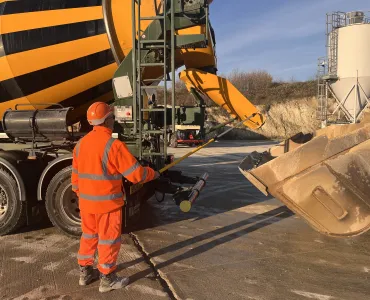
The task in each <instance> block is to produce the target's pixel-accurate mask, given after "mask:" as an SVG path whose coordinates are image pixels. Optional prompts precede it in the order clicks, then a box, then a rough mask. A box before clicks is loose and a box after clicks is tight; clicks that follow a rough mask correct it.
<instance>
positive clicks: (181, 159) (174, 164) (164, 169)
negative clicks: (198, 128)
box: [159, 139, 215, 173]
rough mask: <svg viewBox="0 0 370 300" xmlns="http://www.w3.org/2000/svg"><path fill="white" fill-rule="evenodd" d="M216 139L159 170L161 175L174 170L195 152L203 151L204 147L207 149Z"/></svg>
mask: <svg viewBox="0 0 370 300" xmlns="http://www.w3.org/2000/svg"><path fill="white" fill-rule="evenodd" d="M214 141H215V139H210V140H209V141H208V142H207V143H205V144H204V145H202V146H199V147H198V148H196V149H194V150H192V151H190V152H189V153H187V154H185V155H184V156H182V157H180V158H179V159H177V160H175V161H174V162H172V163H170V164H169V165H167V166H165V167H164V168H162V169H160V170H159V173H163V172H165V171H167V170H168V169H170V168H172V167H173V166H176V165H177V164H179V163H180V162H182V161H183V160H184V159H185V158H188V157H189V156H190V155H193V154H194V153H195V152H198V151H199V150H201V149H203V148H204V147H207V146H208V145H209V144H211V143H213V142H214Z"/></svg>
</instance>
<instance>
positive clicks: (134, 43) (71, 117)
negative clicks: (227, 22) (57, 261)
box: [0, 0, 264, 235]
mask: <svg viewBox="0 0 370 300" xmlns="http://www.w3.org/2000/svg"><path fill="white" fill-rule="evenodd" d="M211 2H212V1H210V0H191V1H188V0H141V1H140V0H53V1H51V0H32V1H30V0H18V1H4V0H0V34H1V35H0V115H1V118H2V132H3V134H5V137H6V138H7V139H9V140H10V141H11V142H12V143H15V144H21V145H23V148H22V149H21V150H19V149H18V150H17V149H15V148H14V149H11V150H6V151H5V150H1V151H0V235H4V234H7V233H11V232H14V231H15V230H16V229H18V228H19V227H21V226H22V225H24V224H25V223H28V224H29V223H30V222H32V220H33V218H34V216H35V214H37V213H38V211H39V207H40V205H39V204H40V203H44V204H45V207H46V211H47V215H48V217H49V219H50V221H51V222H52V223H53V224H54V225H55V226H56V227H58V228H59V229H61V230H62V231H63V232H65V233H67V234H70V235H79V234H80V216H79V209H78V207H79V206H78V199H77V197H76V195H75V194H74V193H73V192H72V189H71V180H70V176H71V171H72V168H71V161H72V155H71V152H72V151H73V149H74V147H75V145H76V143H77V142H78V140H79V139H80V138H81V137H82V136H83V135H84V134H86V132H87V131H88V129H89V128H88V127H87V126H86V119H85V118H86V117H85V115H86V110H87V108H88V107H89V105H91V103H93V102H95V101H104V102H107V103H109V104H111V105H113V106H114V108H115V115H116V121H117V122H116V125H115V130H114V134H115V137H116V138H118V139H120V140H122V141H124V142H125V143H126V145H127V146H128V148H129V149H130V151H131V152H132V153H133V154H134V155H135V157H137V159H138V161H139V162H140V163H141V164H143V165H149V166H151V167H153V168H155V169H157V170H159V169H161V168H163V167H164V166H166V165H168V164H170V163H171V161H172V160H173V156H171V155H169V154H168V151H167V145H168V141H170V140H171V136H172V135H174V134H175V125H176V120H175V88H174V87H175V85H174V83H175V72H176V70H177V69H178V68H180V67H185V70H184V71H182V72H181V73H180V78H181V79H182V80H184V82H185V83H186V85H187V87H188V89H189V91H190V92H192V93H194V94H196V95H198V96H199V95H200V94H204V95H208V96H209V97H210V98H211V99H212V100H213V101H214V102H215V103H217V104H218V105H220V106H222V107H223V108H224V109H225V110H226V111H228V112H229V113H230V115H231V116H232V118H233V119H238V120H239V121H241V122H243V123H244V124H245V125H246V126H248V127H250V128H259V127H260V126H262V124H263V123H264V116H263V115H262V114H261V113H260V112H259V111H258V110H257V109H256V108H255V107H254V106H253V104H251V103H250V102H249V101H248V100H247V99H246V98H245V97H244V96H243V95H242V94H241V93H240V92H239V91H238V90H236V89H235V88H234V87H233V86H232V85H231V84H230V82H228V81H227V80H226V79H224V78H221V77H218V76H217V75H216V73H217V64H216V55H215V33H214V30H213V28H212V26H211V22H210V18H209V5H210V3H211ZM169 82H172V94H171V95H170V96H167V93H164V103H163V105H156V106H153V105H150V104H149V101H148V95H150V94H151V93H153V91H155V90H158V89H163V90H167V88H168V85H169ZM168 98H170V99H168ZM76 123H79V124H81V126H80V129H79V130H76V129H75V127H74V126H73V125H74V124H76ZM8 148H9V146H8ZM10 148H11V147H10ZM207 176H208V175H207V174H203V175H202V176H186V175H183V174H182V173H181V172H180V171H173V170H170V169H169V170H166V171H165V172H163V173H162V176H161V178H160V179H159V180H156V181H154V182H152V183H148V184H145V185H135V186H134V185H132V184H131V183H130V182H128V181H127V180H124V181H123V189H124V192H125V195H126V199H125V201H126V205H125V210H124V218H125V222H124V224H125V226H129V225H130V224H131V223H132V222H134V221H135V220H136V219H137V217H138V215H139V214H140V208H141V205H142V203H143V202H145V201H146V200H147V199H148V198H150V197H151V196H153V195H154V194H158V193H160V194H162V195H163V194H165V193H166V194H171V195H173V199H174V201H175V202H176V203H177V204H179V203H181V201H183V200H184V199H189V198H192V199H193V200H194V198H195V197H196V195H198V194H199V193H196V192H195V190H199V188H202V187H203V186H204V181H205V180H206V178H207ZM194 195H195V196H194Z"/></svg>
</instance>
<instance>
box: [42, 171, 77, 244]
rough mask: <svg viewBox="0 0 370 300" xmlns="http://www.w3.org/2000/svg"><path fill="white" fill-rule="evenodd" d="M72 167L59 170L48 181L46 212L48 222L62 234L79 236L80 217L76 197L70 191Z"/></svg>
mask: <svg viewBox="0 0 370 300" xmlns="http://www.w3.org/2000/svg"><path fill="white" fill-rule="evenodd" d="M71 174H72V166H69V167H66V168H64V169H62V170H60V171H59V172H58V173H57V174H56V175H55V176H54V177H53V179H52V180H51V181H50V183H49V185H48V188H47V190H46V197H45V198H46V199H45V200H46V203H45V207H46V211H47V214H48V216H49V219H50V221H51V222H52V223H53V225H54V226H55V227H57V228H58V229H59V230H61V231H62V232H63V233H66V234H67V235H70V236H72V237H77V236H80V235H81V233H82V231H81V217H80V210H79V208H78V197H77V195H76V194H75V193H74V192H73V191H72V183H71Z"/></svg>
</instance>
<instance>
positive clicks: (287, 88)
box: [158, 71, 320, 139]
mask: <svg viewBox="0 0 370 300" xmlns="http://www.w3.org/2000/svg"><path fill="white" fill-rule="evenodd" d="M227 78H228V79H229V80H230V82H231V83H232V84H233V85H234V86H235V87H236V88H238V90H239V91H240V92H241V93H242V94H243V95H244V96H246V98H247V99H249V100H250V101H251V102H252V103H253V104H254V105H256V106H257V107H258V108H259V109H260V110H262V111H265V113H266V115H267V119H266V124H265V125H264V126H263V127H262V128H261V129H259V130H257V131H255V132H252V131H250V130H247V129H246V128H245V127H243V128H240V129H235V130H233V131H232V132H231V133H230V134H228V135H227V136H226V137H225V138H227V139H251V138H268V139H284V138H288V137H290V136H292V135H294V134H296V133H299V132H305V133H306V132H312V131H314V130H316V129H318V128H319V126H320V122H319V121H317V120H316V118H315V115H316V107H317V101H316V92H317V82H316V81H314V80H310V81H305V82H295V81H291V82H283V81H274V80H273V77H272V76H271V75H270V74H269V73H267V72H265V71H256V72H251V73H246V72H240V71H234V72H232V74H231V75H230V76H227ZM176 95H177V96H176V100H177V104H178V105H193V104H195V101H194V99H193V98H192V96H191V95H189V93H188V91H187V90H186V87H185V86H184V85H183V84H182V82H177V84H176ZM158 96H159V99H161V98H162V97H161V95H158ZM205 100H206V103H207V106H209V108H208V109H207V111H208V122H207V123H208V126H213V125H215V124H218V123H222V122H225V121H227V120H228V119H229V115H228V114H227V113H226V112H225V111H224V110H222V109H221V108H219V107H218V106H216V105H215V104H214V103H213V102H212V101H210V100H209V99H205Z"/></svg>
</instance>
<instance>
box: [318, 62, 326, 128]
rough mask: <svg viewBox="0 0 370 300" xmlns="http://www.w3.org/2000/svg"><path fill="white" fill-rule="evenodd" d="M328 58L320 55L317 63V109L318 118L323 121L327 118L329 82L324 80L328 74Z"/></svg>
mask: <svg viewBox="0 0 370 300" xmlns="http://www.w3.org/2000/svg"><path fill="white" fill-rule="evenodd" d="M326 63H327V62H326V59H325V58H323V57H320V58H319V59H318V63H317V101H318V106H317V111H316V119H317V120H320V121H322V122H324V121H326V120H327V109H328V107H327V106H328V103H327V86H326V84H327V82H326V81H325V80H324V78H323V77H324V76H325V75H326Z"/></svg>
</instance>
